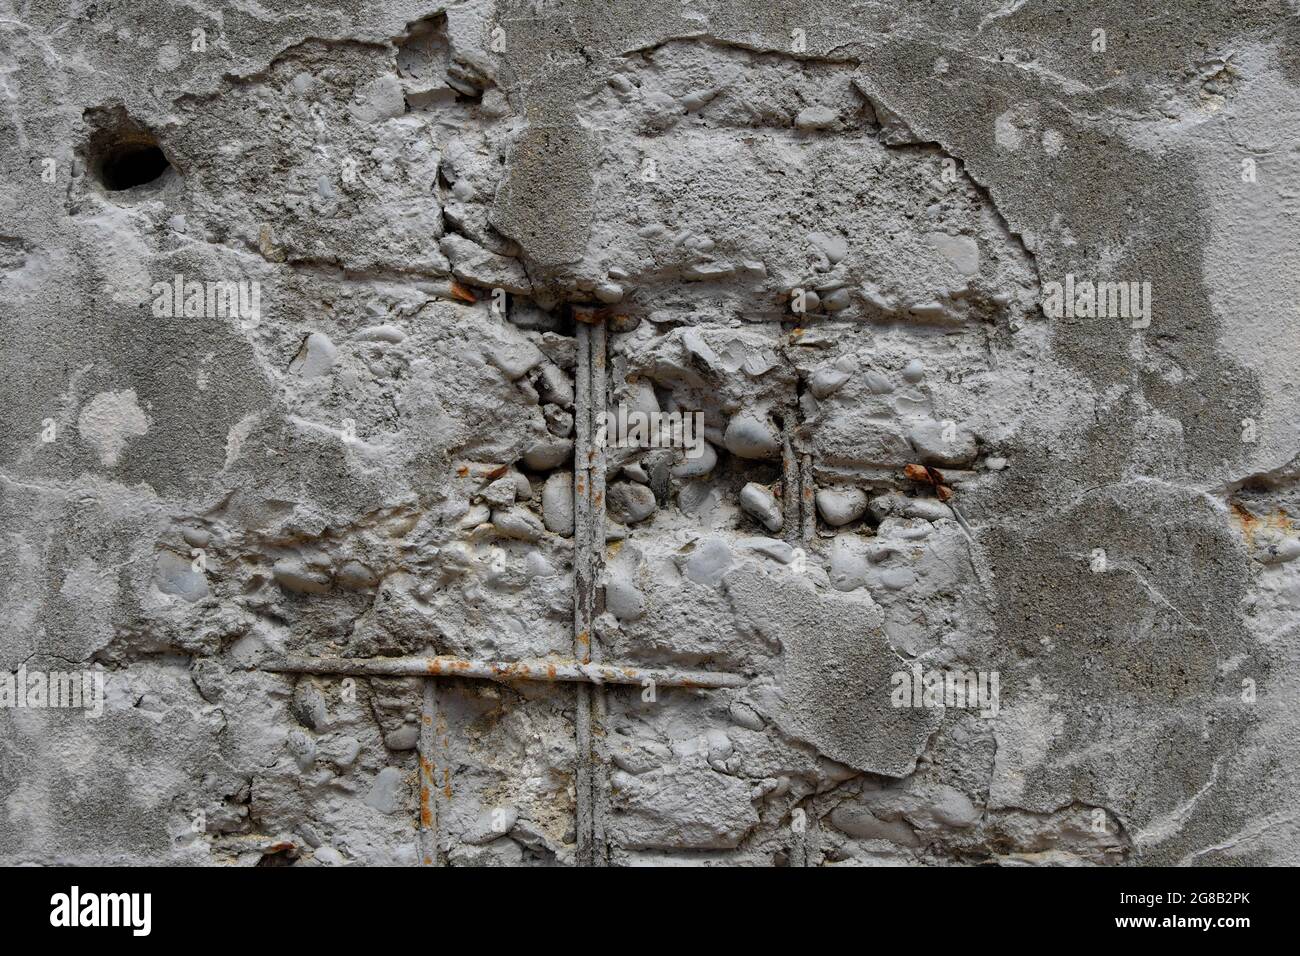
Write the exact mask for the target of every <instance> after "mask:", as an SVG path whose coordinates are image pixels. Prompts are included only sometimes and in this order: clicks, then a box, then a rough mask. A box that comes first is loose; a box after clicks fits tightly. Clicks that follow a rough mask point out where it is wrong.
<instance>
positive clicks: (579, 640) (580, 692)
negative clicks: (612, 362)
mask: <svg viewBox="0 0 1300 956" xmlns="http://www.w3.org/2000/svg"><path fill="white" fill-rule="evenodd" d="M575 319H577V320H578V321H577V322H576V335H577V343H578V349H577V351H578V366H577V375H576V378H577V381H576V382H575V386H576V387H575V410H576V412H577V414H576V415H575V425H576V440H575V442H574V450H573V455H574V481H573V497H574V501H573V505H574V507H573V513H574V526H573V531H574V541H573V571H574V573H573V587H574V595H573V654H574V657H575V658H577V659H578V660H579V661H584V662H591V661H595V662H599V660H600V648H599V646H598V643H597V641H596V636H595V622H596V618H597V616H598V615H599V614H600V612H601V607H600V604H601V601H600V593H599V591H600V575H601V569H602V567H603V564H604V554H605V430H604V423H605V364H606V339H605V327H604V325H603V324H602V323H601V322H600V321H599V320H598V319H597V318H595V316H594V315H592V314H591V313H589V312H588V313H581V312H579V310H577V309H575ZM602 694H603V691H602V690H601V689H600V688H598V687H593V686H591V685H588V684H581V685H579V686H578V688H577V691H576V704H577V709H576V714H575V719H574V724H575V729H576V737H577V763H576V770H575V774H574V783H575V791H576V792H575V816H576V821H575V831H576V836H577V854H576V857H577V863H578V865H579V866H597V865H603V864H604V862H605V850H604V845H603V843H604V840H603V829H604V828H603V825H602V824H601V822H600V821H599V820H598V816H599V815H600V813H599V810H598V808H597V804H598V803H599V799H598V794H597V790H598V788H599V785H600V780H599V779H598V777H599V776H600V774H599V772H598V770H597V769H596V764H597V761H595V760H594V757H595V746H596V745H595V739H594V737H595V735H594V732H593V726H592V724H593V720H592V718H593V712H601V713H603V711H604V701H603V698H602V696H601V695H602Z"/></svg>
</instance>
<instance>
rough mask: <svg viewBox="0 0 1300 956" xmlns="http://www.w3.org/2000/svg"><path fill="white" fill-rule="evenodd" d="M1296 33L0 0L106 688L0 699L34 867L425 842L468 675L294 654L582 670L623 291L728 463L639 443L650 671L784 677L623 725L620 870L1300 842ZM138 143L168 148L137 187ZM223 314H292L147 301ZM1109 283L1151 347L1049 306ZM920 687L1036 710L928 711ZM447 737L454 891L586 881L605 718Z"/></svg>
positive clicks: (39, 475)
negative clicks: (580, 808) (433, 691)
mask: <svg viewBox="0 0 1300 956" xmlns="http://www.w3.org/2000/svg"><path fill="white" fill-rule="evenodd" d="M200 29H201V30H202V31H204V32H203V43H202V46H203V49H201V50H196V49H195V48H194V47H195V46H196V41H195V38H194V32H193V31H196V30H200ZM1097 30H1104V31H1105V48H1104V50H1099V49H1097V34H1096V33H1095V31H1097ZM1298 33H1300V21H1298V20H1297V16H1296V11H1295V9H1294V8H1293V6H1292V5H1291V4H1289V3H1260V4H1252V5H1249V7H1248V8H1242V7H1241V6H1240V5H1234V4H1229V3H1226V2H1185V3H1167V4H1156V5H1155V6H1154V8H1153V9H1152V10H1151V11H1147V12H1138V11H1136V10H1135V9H1134V5H1133V4H1130V3H1120V2H1110V0H1106V2H1100V3H1091V4H1086V5H1085V4H1078V5H1073V4H1059V3H1045V2H1036V0H1019V2H1006V3H996V2H984V3H980V2H975V0H954V2H951V3H948V4H944V5H940V6H937V7H936V6H933V5H929V4H916V3H861V4H847V3H842V2H832V0H821V2H810V0H800V2H798V3H792V2H781V3H755V2H710V0H689V2H685V3H681V4H678V3H667V4H628V3H616V4H602V3H589V2H562V0H536V2H530V3H508V2H488V0H484V2H478V0H469V2H464V3H459V4H455V5H452V6H439V5H437V4H434V3H420V2H415V0H373V2H361V0H334V2H319V0H318V2H314V3H312V4H310V5H303V4H298V3H289V2H284V0H265V2H262V3H258V4H240V3H231V4H229V5H218V4H186V3H171V2H164V0H138V2H134V3H131V4H105V3H90V2H75V3H72V4H55V3H50V2H46V0H26V2H20V0H6V2H0V94H2V95H0V131H2V132H0V170H2V171H3V178H2V179H0V183H2V184H3V185H2V188H0V328H2V329H3V333H2V334H3V338H2V340H0V341H2V342H3V347H2V349H0V423H2V424H3V427H2V428H0V569H2V573H0V609H2V614H0V617H2V618H3V621H4V626H3V628H0V670H5V671H9V672H15V671H17V669H18V668H19V667H20V666H22V665H25V666H26V667H27V668H32V669H35V668H45V669H48V670H55V669H61V668H63V669H66V668H77V667H83V668H84V667H91V666H95V665H98V666H101V667H103V668H104V670H105V671H106V683H105V686H106V688H107V700H106V705H105V712H104V714H103V716H102V717H100V718H98V719H86V718H85V717H84V716H83V715H82V714H80V713H74V712H66V711H59V710H54V709H44V710H42V709H30V708H27V709H22V708H6V709H0V862H5V863H10V864H15V863H92V864H93V863H114V862H117V863H146V864H161V863H171V864H198V865H207V864H254V863H258V862H282V861H287V862H293V863H296V864H298V865H340V864H394V863H395V864H409V863H414V862H416V850H415V836H414V834H415V826H416V823H417V807H416V804H417V799H416V795H415V787H416V775H417V766H416V758H415V747H416V742H417V737H418V721H419V712H420V707H421V692H420V684H419V681H418V680H415V679H398V678H388V679H382V678H373V679H365V678H358V679H356V680H355V681H350V682H349V681H344V680H343V679H341V678H337V679H336V678H329V677H299V678H295V677H291V676H286V675H277V674H272V673H268V672H267V671H266V670H265V669H263V668H262V667H261V663H262V662H263V661H264V660H265V658H266V657H267V655H271V654H278V653H285V652H294V653H300V654H308V655H315V656H324V655H341V656H352V657H379V656H392V655H403V654H421V653H425V652H428V651H433V652H437V653H443V654H454V655H460V656H464V657H473V658H487V659H499V660H516V659H521V658H529V657H546V656H552V657H556V658H559V657H565V656H568V655H569V653H570V650H571V646H570V645H571V641H572V632H571V628H572V621H573V611H572V608H573V601H574V593H573V590H574V589H573V584H572V581H573V574H572V567H573V559H574V544H573V525H574V517H573V498H572V487H573V477H572V470H573V465H572V453H573V440H574V436H573V419H574V413H575V408H574V401H575V400H574V380H573V379H574V370H575V346H574V339H573V332H574V329H573V321H572V319H571V318H570V315H569V308H570V306H571V304H573V303H595V304H600V305H606V306H608V307H609V309H610V312H611V313H612V314H613V317H612V318H611V320H610V322H611V325H610V329H611V334H610V346H609V374H610V378H609V387H610V394H611V402H612V403H617V402H622V403H624V404H626V405H627V406H628V407H631V408H637V409H641V410H645V411H655V410H661V409H662V410H673V409H678V410H700V411H702V412H703V413H704V416H705V437H706V438H707V440H708V442H709V446H708V448H707V453H706V454H705V456H704V457H703V458H702V459H700V460H699V461H696V462H692V461H688V460H684V459H683V458H682V457H680V456H676V457H674V454H673V453H672V452H667V453H665V452H653V451H652V452H629V451H627V450H614V449H612V450H611V452H610V455H609V465H608V471H607V481H608V483H609V485H608V488H609V490H608V497H609V507H610V516H611V521H610V525H609V529H608V532H607V536H608V551H607V554H606V555H605V559H606V570H605V574H604V578H603V585H604V592H605V594H604V601H605V605H604V606H605V609H606V610H605V613H604V614H603V615H601V617H600V619H599V621H598V626H597V634H596V635H595V636H596V638H597V639H598V641H599V642H600V646H601V648H602V651H603V656H604V658H605V659H606V660H613V661H620V662H624V663H627V664H631V665H638V666H676V667H683V668H691V669H710V668H712V669H719V670H726V671H730V672H735V673H741V674H744V675H745V676H746V677H747V678H748V683H747V684H746V686H745V687H744V688H743V689H739V690H710V691H704V690H689V689H671V688H662V689H660V691H659V693H658V695H657V698H656V699H655V700H653V701H648V700H646V699H644V696H643V694H642V692H641V689H640V688H636V687H632V688H627V689H623V690H614V689H610V690H607V691H606V697H607V708H608V713H607V714H606V715H605V716H604V718H603V720H602V721H601V726H600V728H599V733H600V737H601V748H602V752H603V753H605V754H606V755H607V757H608V761H609V772H608V779H607V788H606V792H605V793H604V794H602V797H601V799H602V800H603V801H604V803H605V819H606V826H607V839H608V844H609V854H610V860H611V862H612V863H614V864H617V865H641V864H654V863H658V864H674V865H677V864H680V865H690V864H707V865H772V864H776V865H785V864H787V863H789V862H791V861H792V847H793V846H794V845H795V842H797V841H796V833H797V828H798V827H801V826H802V823H800V822H798V821H802V820H806V821H807V835H806V837H805V836H804V834H802V833H799V834H798V838H799V839H801V840H804V839H806V843H807V847H808V857H809V862H811V863H813V864H817V865H879V864H905V865H944V864H968V863H988V862H995V863H1002V864H1007V865H1017V864H1098V865H1142V864H1187V865H1198V864H1212V863H1213V864H1225V863H1226V864H1295V863H1297V862H1300V834H1298V832H1297V819H1296V810H1295V799H1294V797H1295V793H1296V789H1297V785H1298V784H1300V760H1298V759H1297V754H1298V753H1300V740H1298V739H1297V733H1298V731H1300V717H1297V713H1296V706H1295V705H1296V701H1297V682H1298V681H1300V657H1298V654H1297V640H1298V639H1300V630H1298V629H1297V621H1298V620H1300V617H1298V611H1297V608H1298V607H1300V561H1297V560H1296V558H1297V557H1298V556H1300V543H1298V539H1297V535H1298V531H1297V528H1296V526H1295V524H1294V519H1293V518H1292V517H1291V516H1293V515H1295V514H1296V513H1297V510H1298V509H1300V485H1298V484H1297V480H1298V479H1300V464H1297V455H1298V454H1300V418H1298V412H1300V390H1298V389H1297V387H1296V385H1295V371H1294V367H1295V356H1296V354H1297V352H1298V350H1300V319H1298V318H1297V312H1296V302H1297V300H1298V297H1300V278H1297V276H1300V269H1298V268H1297V266H1300V251H1298V250H1300V243H1298V242H1297V238H1298V234H1297V228H1298V227H1297V225H1296V223H1297V218H1296V195H1297V194H1298V190H1300V170H1298V169H1297V152H1296V142H1297V134H1298V133H1300V117H1298V115H1297V111H1296V107H1295V104H1296V102H1297V96H1298V94H1300V89H1298V88H1297V87H1298V86H1300V54H1298V53H1297V42H1298V40H1300V36H1298ZM133 135H134V136H147V137H152V138H153V139H154V140H156V142H157V144H158V145H159V146H160V147H161V149H162V150H163V152H164V153H165V155H166V158H167V159H168V161H169V163H170V168H169V169H168V170H167V171H166V172H164V173H163V175H162V176H161V177H160V178H158V179H157V180H155V181H153V182H149V183H146V184H144V185H140V186H136V187H134V188H131V189H126V190H120V191H110V190H107V189H106V188H105V186H104V183H103V181H102V172H101V170H100V167H101V165H102V163H103V161H104V158H105V156H106V155H107V154H109V153H111V152H112V150H113V149H114V148H116V147H115V144H117V143H120V142H121V141H122V139H123V138H124V137H129V136H133ZM1243 160H1251V161H1253V163H1254V175H1253V176H1247V175H1245V173H1244V170H1245V169H1246V166H1245V165H1243ZM51 170H52V174H51ZM178 273H179V274H182V275H184V276H185V277H186V278H188V279H194V280H199V281H241V280H243V281H256V282H258V283H259V284H260V288H261V291H262V301H261V319H260V321H258V322H257V323H255V324H250V323H244V324H241V323H240V322H239V321H238V319H237V318H230V317H225V316H209V317H197V318H189V319H177V318H158V317H155V316H154V315H153V314H152V312H151V302H152V300H153V296H152V294H151V286H152V285H153V284H154V283H157V282H170V281H171V280H172V277H173V276H174V275H175V274H178ZM1067 273H1068V274H1071V275H1073V276H1076V277H1079V278H1080V279H1090V280H1092V281H1111V280H1115V281H1120V280H1125V281H1138V282H1140V281H1149V282H1150V283H1151V288H1152V303H1153V308H1152V316H1151V322H1150V325H1149V326H1148V327H1146V328H1133V327H1132V323H1130V322H1129V321H1128V320H1127V319H1126V318H1122V317H1113V318H1069V317H1061V318H1057V317H1053V316H1050V315H1048V314H1047V313H1046V311H1045V310H1044V308H1043V305H1042V303H1043V300H1044V295H1045V287H1046V286H1047V284H1048V283H1051V282H1062V281H1064V279H1065V276H1066V274H1067ZM796 289H803V290H806V291H808V292H813V293H815V295H814V296H810V297H809V298H808V301H809V302H811V303H812V305H811V306H810V307H809V308H810V311H809V312H808V313H807V314H794V313H792V311H791V292H792V290H796ZM493 290H502V292H503V293H504V294H505V299H504V301H506V302H508V307H507V308H506V309H505V312H504V314H502V313H501V312H499V311H494V310H493V308H492V303H493V301H494V292H493ZM499 295H500V293H498V296H499ZM471 299H473V300H474V301H469V300H471ZM792 418H793V419H797V421H795V422H794V424H795V425H797V427H795V428H794V429H793V432H794V441H795V443H796V445H797V450H798V451H799V453H800V454H806V455H807V456H808V460H809V461H810V463H811V474H812V477H813V479H814V481H815V486H816V490H817V492H818V496H817V499H816V500H817V507H818V509H819V516H818V520H817V523H816V527H815V529H813V530H814V534H813V536H812V538H811V540H808V541H804V542H801V543H800V542H798V541H797V540H793V539H792V541H791V542H790V543H787V542H786V541H785V539H786V538H790V537H791V531H792V530H793V529H790V528H788V527H784V526H782V527H780V528H779V530H774V528H773V525H778V524H781V514H782V508H783V507H784V506H785V502H784V495H785V492H786V489H785V488H784V486H783V482H784V480H785V479H784V476H783V472H782V462H781V426H782V423H783V422H785V423H787V424H789V423H790V420H791V419H792ZM51 423H52V432H51ZM51 434H52V440H50V435H51ZM665 455H666V456H667V457H665ZM909 464H910V465H914V466H915V465H930V466H933V467H934V468H937V469H938V471H939V473H940V475H941V476H942V478H943V481H944V482H947V484H946V485H943V487H942V488H939V487H936V486H935V485H934V484H933V483H931V482H929V481H927V480H913V479H911V478H909V477H908V476H907V473H905V472H904V468H905V467H906V466H907V465H909ZM911 474H913V475H915V472H911ZM769 505H770V508H771V510H764V509H765V508H767V507H768V506H769ZM786 513H787V514H788V513H789V512H788V511H787V512H786ZM615 519H617V520H615ZM795 537H797V536H795ZM792 544H795V545H797V546H799V547H800V548H801V549H802V551H803V553H802V554H799V553H796V552H795V551H794V548H793V547H792ZM195 552H201V553H202V555H203V566H202V567H199V568H197V569H196V568H195V565H194V564H193V556H194V554H195ZM1098 552H1104V555H1103V556H1102V559H1101V561H1100V563H1099V562H1098V557H1097V556H1098ZM913 665H920V666H922V667H924V668H925V669H929V670H944V669H948V670H970V671H977V672H983V673H988V672H996V673H997V674H998V675H999V678H1000V701H999V708H998V713H997V714H996V715H995V716H982V715H981V714H980V713H979V712H977V711H975V710H972V709H967V708H958V707H947V708H944V707H938V708H899V707H895V706H893V703H892V702H891V696H890V684H891V676H892V675H894V674H896V673H899V672H909V671H910V670H911V669H912V668H913ZM439 702H440V707H441V721H442V723H441V724H440V726H439V735H440V737H441V739H443V740H444V741H445V746H446V748H447V751H448V759H447V766H446V768H445V769H446V777H445V781H444V782H445V800H446V802H445V805H444V819H443V820H442V824H443V826H444V827H445V829H446V832H447V835H448V841H449V862H451V863H452V864H454V865H472V864H490V865H517V864H522V865H551V864H564V863H568V862H571V861H572V860H573V858H574V852H575V851H574V846H575V843H574V841H575V837H574V800H575V797H574V777H575V743H574V741H575V729H574V711H573V707H574V696H573V693H572V689H571V688H569V687H567V686H564V685H548V684H544V683H524V682H508V683H492V682H472V681H468V680H462V681H456V680H447V681H444V682H442V684H441V686H440V690H439Z"/></svg>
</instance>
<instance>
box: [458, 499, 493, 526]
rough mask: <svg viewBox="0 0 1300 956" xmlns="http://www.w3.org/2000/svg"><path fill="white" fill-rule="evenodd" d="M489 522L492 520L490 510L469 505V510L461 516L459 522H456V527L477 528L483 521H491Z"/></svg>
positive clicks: (485, 506) (481, 506)
mask: <svg viewBox="0 0 1300 956" xmlns="http://www.w3.org/2000/svg"><path fill="white" fill-rule="evenodd" d="M491 520H492V509H491V508H489V507H488V506H487V505H483V504H477V505H471V506H470V507H469V510H467V511H466V512H465V513H464V514H463V515H461V517H460V520H459V521H457V522H456V527H457V528H477V527H478V526H479V525H481V524H483V523H484V522H485V521H491Z"/></svg>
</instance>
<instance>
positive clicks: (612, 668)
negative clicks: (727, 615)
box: [261, 655, 749, 688]
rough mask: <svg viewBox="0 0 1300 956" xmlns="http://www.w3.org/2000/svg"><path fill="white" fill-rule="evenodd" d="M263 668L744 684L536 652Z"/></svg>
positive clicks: (738, 679) (289, 661) (279, 662)
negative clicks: (502, 657) (507, 657)
mask: <svg viewBox="0 0 1300 956" xmlns="http://www.w3.org/2000/svg"><path fill="white" fill-rule="evenodd" d="M261 670H266V671H271V672H272V673H275V674H346V675H352V676H356V677H468V678H471V679H477V680H499V681H510V680H529V681H543V682H548V683H569V684H636V685H639V686H646V685H647V684H649V683H651V682H653V683H654V684H655V686H657V687H703V688H715V687H744V686H745V685H746V684H747V683H749V681H748V680H747V679H746V678H745V677H744V676H742V675H740V674H728V673H725V672H723V671H679V670H675V669H673V668H668V667H649V668H646V667H628V666H625V665H622V664H584V663H582V662H581V661H574V660H547V659H544V658H537V659H534V660H525V661H475V660H468V659H466V658H463V657H446V656H441V655H439V656H437V657H283V658H278V659H275V660H272V661H271V662H270V663H267V664H264V665H263V666H262V667H261Z"/></svg>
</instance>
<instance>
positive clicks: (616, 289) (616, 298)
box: [594, 282, 623, 305]
mask: <svg viewBox="0 0 1300 956" xmlns="http://www.w3.org/2000/svg"><path fill="white" fill-rule="evenodd" d="M594 291H595V293H596V298H597V299H599V300H600V301H601V302H604V303H605V304H606V305H614V304H616V303H619V302H622V301H623V287H622V286H621V285H619V284H618V283H617V282H598V283H596V288H595V290H594Z"/></svg>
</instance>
